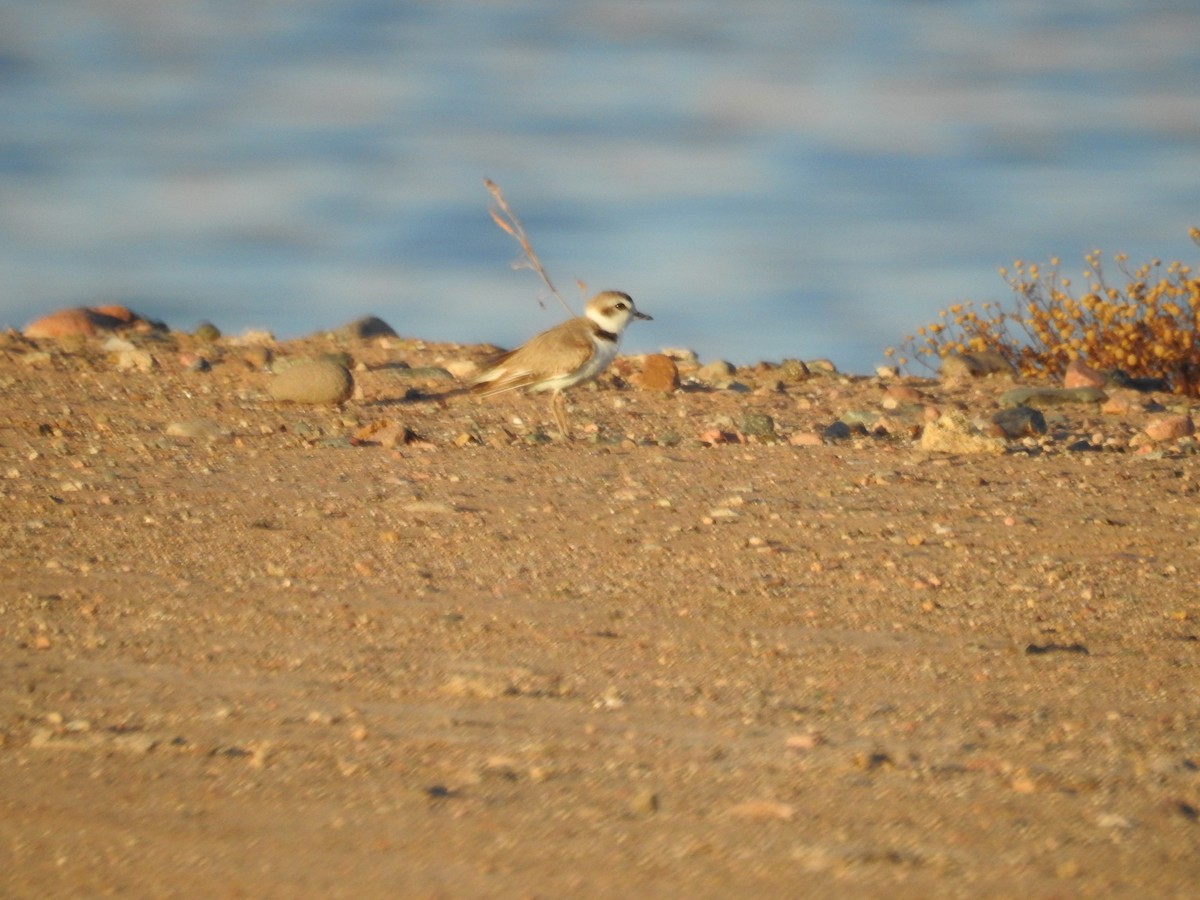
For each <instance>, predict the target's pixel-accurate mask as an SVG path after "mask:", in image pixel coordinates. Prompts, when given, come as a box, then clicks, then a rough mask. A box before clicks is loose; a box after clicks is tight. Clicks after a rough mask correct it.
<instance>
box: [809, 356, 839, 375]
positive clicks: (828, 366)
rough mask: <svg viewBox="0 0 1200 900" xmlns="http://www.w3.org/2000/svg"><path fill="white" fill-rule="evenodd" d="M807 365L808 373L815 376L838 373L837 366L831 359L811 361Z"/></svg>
mask: <svg viewBox="0 0 1200 900" xmlns="http://www.w3.org/2000/svg"><path fill="white" fill-rule="evenodd" d="M805 365H806V366H808V371H810V372H812V373H813V374H814V375H836V374H837V373H838V369H837V366H835V365H834V364H833V360H831V359H810V360H809V361H808V362H807V363H805Z"/></svg>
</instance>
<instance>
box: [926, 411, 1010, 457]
mask: <svg viewBox="0 0 1200 900" xmlns="http://www.w3.org/2000/svg"><path fill="white" fill-rule="evenodd" d="M919 446H920V447H921V449H922V450H925V451H928V452H931V453H972V454H974V453H993V454H1001V453H1004V451H1005V450H1006V449H1007V448H1006V445H1005V442H1004V441H1003V440H1001V439H1000V438H997V437H990V436H988V435H985V434H980V433H979V431H978V430H977V429H975V428H974V427H973V426H972V425H971V423H970V422H969V421H967V417H966V416H964V415H963V414H962V413H960V412H954V411H952V412H945V413H942V415H941V416H940V417H939V418H938V420H937V421H936V422H930V423H929V424H927V425H926V426H925V428H924V430H923V431H922V432H921V440H920V441H919Z"/></svg>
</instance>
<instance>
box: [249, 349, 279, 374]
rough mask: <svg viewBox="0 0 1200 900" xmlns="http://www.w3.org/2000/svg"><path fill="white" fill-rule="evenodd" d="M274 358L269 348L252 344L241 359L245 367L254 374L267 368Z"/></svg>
mask: <svg viewBox="0 0 1200 900" xmlns="http://www.w3.org/2000/svg"><path fill="white" fill-rule="evenodd" d="M274 357H275V354H274V352H272V350H271V348H270V347H268V346H266V345H264V344H254V345H252V346H250V347H247V348H246V351H245V352H244V353H243V354H242V359H244V360H245V361H246V365H248V366H249V367H250V368H251V369H254V370H255V371H256V372H257V371H261V370H262V369H266V368H268V367H269V366H270V365H271V360H272V359H274Z"/></svg>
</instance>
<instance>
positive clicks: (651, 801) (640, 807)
mask: <svg viewBox="0 0 1200 900" xmlns="http://www.w3.org/2000/svg"><path fill="white" fill-rule="evenodd" d="M658 806H659V803H658V794H656V793H654V791H650V790H646V791H638V792H637V794H635V795H634V797H633V799H632V800H630V801H629V811H630V812H631V813H633V814H634V815H635V816H651V815H654V813H656V812H658Z"/></svg>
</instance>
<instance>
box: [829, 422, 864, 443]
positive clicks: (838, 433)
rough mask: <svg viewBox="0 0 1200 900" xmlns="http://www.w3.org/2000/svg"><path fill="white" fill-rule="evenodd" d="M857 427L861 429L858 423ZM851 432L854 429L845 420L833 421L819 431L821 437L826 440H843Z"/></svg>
mask: <svg viewBox="0 0 1200 900" xmlns="http://www.w3.org/2000/svg"><path fill="white" fill-rule="evenodd" d="M859 428H860V429H861V428H862V426H861V425H860V426H859ZM853 433H854V429H852V428H851V427H850V426H849V425H847V424H846V423H845V422H834V423H833V424H832V425H830V426H828V427H827V428H826V429H825V430H824V431H822V432H821V438H822V439H823V440H826V441H844V440H846V439H848V438H849V437H850V435H852V434H853Z"/></svg>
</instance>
